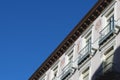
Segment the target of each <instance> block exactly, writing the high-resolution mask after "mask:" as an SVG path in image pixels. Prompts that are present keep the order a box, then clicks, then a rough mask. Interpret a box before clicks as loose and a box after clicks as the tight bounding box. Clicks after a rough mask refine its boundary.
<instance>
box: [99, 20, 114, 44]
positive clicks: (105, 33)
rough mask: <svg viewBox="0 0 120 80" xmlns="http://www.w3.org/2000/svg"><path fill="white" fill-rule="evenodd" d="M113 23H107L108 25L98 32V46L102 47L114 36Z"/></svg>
mask: <svg viewBox="0 0 120 80" xmlns="http://www.w3.org/2000/svg"><path fill="white" fill-rule="evenodd" d="M114 31H115V29H114V21H111V22H109V24H108V25H107V26H106V27H105V28H104V29H103V30H101V31H100V39H99V45H102V44H103V43H104V42H106V41H107V40H108V39H109V38H110V37H111V36H112V35H113V34H114Z"/></svg>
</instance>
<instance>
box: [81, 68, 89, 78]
mask: <svg viewBox="0 0 120 80" xmlns="http://www.w3.org/2000/svg"><path fill="white" fill-rule="evenodd" d="M82 76H83V80H89V67H88V68H87V69H85V70H84V71H83V72H82Z"/></svg>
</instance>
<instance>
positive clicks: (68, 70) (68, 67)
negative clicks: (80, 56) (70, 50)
mask: <svg viewBox="0 0 120 80" xmlns="http://www.w3.org/2000/svg"><path fill="white" fill-rule="evenodd" d="M72 67H73V61H70V62H69V63H68V64H67V65H66V66H65V67H64V68H63V70H62V75H61V77H60V80H64V79H66V78H68V77H70V75H71V73H72V72H73V68H72Z"/></svg>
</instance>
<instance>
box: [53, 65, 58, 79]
mask: <svg viewBox="0 0 120 80" xmlns="http://www.w3.org/2000/svg"><path fill="white" fill-rule="evenodd" d="M57 74H58V65H57V66H55V67H54V68H53V80H54V78H56V77H57Z"/></svg>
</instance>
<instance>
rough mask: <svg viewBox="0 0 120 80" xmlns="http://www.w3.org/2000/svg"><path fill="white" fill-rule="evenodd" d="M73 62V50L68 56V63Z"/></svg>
mask: <svg viewBox="0 0 120 80" xmlns="http://www.w3.org/2000/svg"><path fill="white" fill-rule="evenodd" d="M72 60H73V50H72V51H71V52H70V53H69V54H68V61H69V62H70V61H72Z"/></svg>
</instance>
